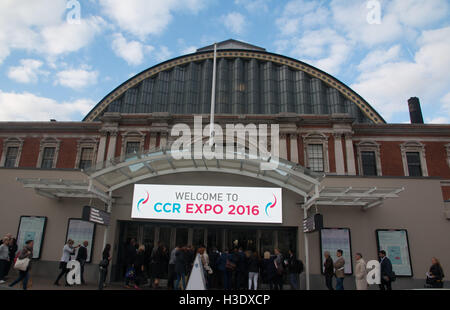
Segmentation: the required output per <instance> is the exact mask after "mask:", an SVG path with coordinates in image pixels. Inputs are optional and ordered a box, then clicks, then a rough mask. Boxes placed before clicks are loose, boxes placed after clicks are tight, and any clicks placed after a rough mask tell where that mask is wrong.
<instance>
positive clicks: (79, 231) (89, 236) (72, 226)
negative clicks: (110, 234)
mask: <svg viewBox="0 0 450 310" xmlns="http://www.w3.org/2000/svg"><path fill="white" fill-rule="evenodd" d="M94 236H95V223H92V222H87V221H83V220H80V219H69V223H68V224H67V234H66V241H67V240H69V239H72V240H73V241H74V245H75V246H77V245H79V244H81V245H82V244H83V242H84V241H87V242H88V243H89V244H88V247H87V252H88V253H87V260H86V262H87V263H90V262H91V253H92V249H93V246H94ZM77 253H78V249H77V250H76V253H75V255H74V258H75V257H76V254H77Z"/></svg>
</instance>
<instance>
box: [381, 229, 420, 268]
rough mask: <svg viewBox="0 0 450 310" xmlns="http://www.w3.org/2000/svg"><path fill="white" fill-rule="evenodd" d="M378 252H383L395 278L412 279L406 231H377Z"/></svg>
mask: <svg viewBox="0 0 450 310" xmlns="http://www.w3.org/2000/svg"><path fill="white" fill-rule="evenodd" d="M376 234H377V246H378V251H381V250H385V251H386V256H387V257H388V258H389V260H390V261H391V263H392V269H393V270H394V272H395V274H396V275H397V276H405V277H412V276H413V271H412V265H411V256H410V252H409V242H408V232H407V231H406V229H377V230H376Z"/></svg>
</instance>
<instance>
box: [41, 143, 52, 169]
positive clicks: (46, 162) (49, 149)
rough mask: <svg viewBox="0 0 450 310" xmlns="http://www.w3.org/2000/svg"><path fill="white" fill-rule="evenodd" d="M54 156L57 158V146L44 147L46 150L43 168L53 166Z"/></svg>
mask: <svg viewBox="0 0 450 310" xmlns="http://www.w3.org/2000/svg"><path fill="white" fill-rule="evenodd" d="M54 158H55V148H54V147H46V148H44V152H43V154H42V164H41V168H44V169H50V168H53V160H54Z"/></svg>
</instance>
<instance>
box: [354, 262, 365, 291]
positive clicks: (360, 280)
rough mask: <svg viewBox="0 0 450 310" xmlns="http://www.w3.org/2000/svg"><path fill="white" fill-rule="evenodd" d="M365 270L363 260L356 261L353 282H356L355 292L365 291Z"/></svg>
mask: <svg viewBox="0 0 450 310" xmlns="http://www.w3.org/2000/svg"><path fill="white" fill-rule="evenodd" d="M366 277H367V270H366V262H365V261H364V259H362V258H361V259H360V260H358V261H356V266H355V280H356V289H357V290H367V280H366Z"/></svg>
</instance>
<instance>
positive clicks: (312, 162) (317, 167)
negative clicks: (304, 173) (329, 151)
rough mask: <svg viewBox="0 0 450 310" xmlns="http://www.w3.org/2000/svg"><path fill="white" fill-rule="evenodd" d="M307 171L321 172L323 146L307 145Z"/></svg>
mask: <svg viewBox="0 0 450 310" xmlns="http://www.w3.org/2000/svg"><path fill="white" fill-rule="evenodd" d="M308 163H309V169H311V170H312V171H316V172H323V171H324V167H323V145H322V144H308Z"/></svg>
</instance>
